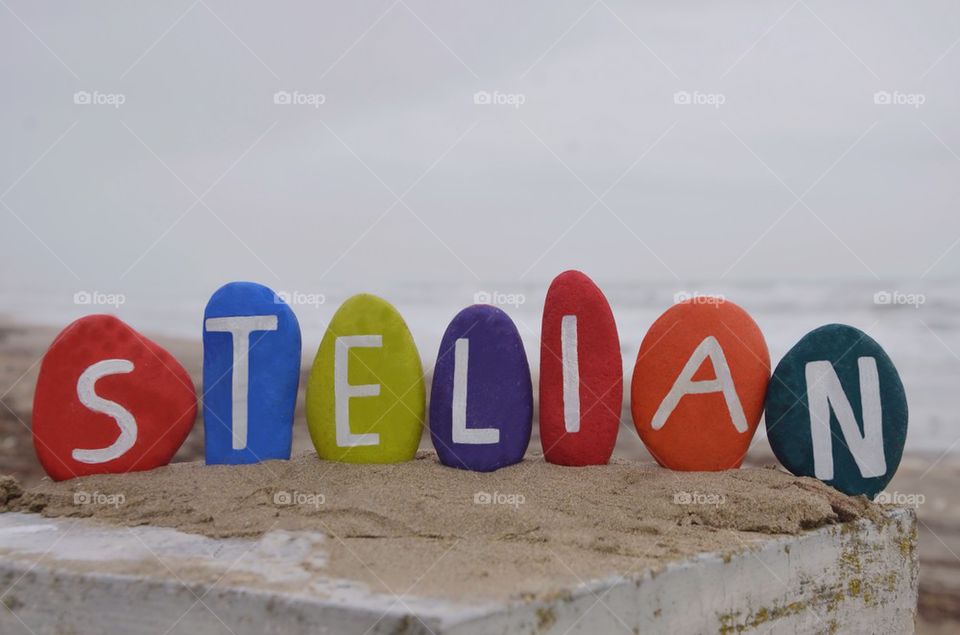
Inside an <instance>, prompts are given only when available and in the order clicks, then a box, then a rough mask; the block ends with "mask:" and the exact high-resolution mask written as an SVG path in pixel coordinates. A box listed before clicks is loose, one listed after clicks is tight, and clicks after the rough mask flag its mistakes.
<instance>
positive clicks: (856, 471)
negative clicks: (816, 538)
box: [766, 324, 907, 498]
mask: <svg viewBox="0 0 960 635" xmlns="http://www.w3.org/2000/svg"><path fill="white" fill-rule="evenodd" d="M766 405H767V415H766V425H767V438H768V439H769V440H770V447H771V448H773V453H774V454H775V455H776V456H777V459H778V460H779V461H780V463H782V464H783V466H784V467H785V468H787V469H788V470H790V471H791V472H792V473H794V474H796V475H797V476H814V477H816V478H818V479H820V480H821V481H824V482H825V483H827V484H829V485H832V486H833V487H835V488H837V489H838V490H840V491H841V492H844V493H845V494H850V495H852V496H857V495H860V494H866V495H867V496H869V497H870V498H873V497H874V496H875V495H876V494H877V493H878V492H880V491H882V490H883V488H884V487H886V485H887V483H889V482H890V479H892V478H893V475H894V473H895V472H896V471H897V466H898V465H899V464H900V457H901V455H902V454H903V446H904V443H905V442H906V437H907V397H906V394H905V392H904V390H903V384H902V383H901V381H900V376H899V374H897V369H896V368H895V367H894V365H893V362H892V361H891V360H890V357H888V356H887V354H886V353H885V352H884V350H883V348H881V347H880V345H879V344H878V343H877V342H876V341H874V340H873V339H871V338H870V336H868V335H867V334H866V333H864V332H863V331H860V330H858V329H855V328H853V327H852V326H845V325H843V324H829V325H827V326H821V327H820V328H818V329H816V330H814V331H812V332H810V333H808V334H807V335H805V336H804V337H803V338H802V339H801V340H800V341H799V342H798V343H797V344H796V345H795V346H794V347H793V348H792V349H790V351H789V352H788V353H787V354H786V355H785V356H784V358H783V359H782V360H781V361H780V363H779V364H778V365H777V369H776V371H774V373H773V378H772V379H771V380H770V388H769V390H768V392H767V404H766Z"/></svg>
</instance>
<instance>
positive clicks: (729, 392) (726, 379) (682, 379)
mask: <svg viewBox="0 0 960 635" xmlns="http://www.w3.org/2000/svg"><path fill="white" fill-rule="evenodd" d="M707 357H709V358H710V361H711V363H713V370H714V372H715V373H716V375H717V378H716V379H706V380H702V381H693V380H692V377H693V376H694V375H695V374H696V372H697V369H698V368H700V365H701V364H703V360H704V359H706V358H707ZM711 392H722V393H723V397H724V399H726V402H727V410H729V411H730V418H731V419H732V420H733V427H734V428H736V429H737V432H746V431H747V418H746V416H745V415H744V414H743V406H741V405H740V397H739V396H738V395H737V389H736V387H735V386H734V385H733V377H732V376H731V375H730V366H729V365H728V364H727V358H726V356H725V355H724V354H723V349H722V348H720V342H718V341H717V338H715V337H713V336H712V335H711V336H708V337H706V338H705V339H704V340H703V341H702V342H700V345H699V346H697V348H696V350H695V351H693V355H691V356H690V359H688V360H687V363H686V365H685V366H684V367H683V370H681V371H680V375H679V376H678V377H677V381H675V382H674V384H673V388H671V389H670V392H668V393H667V396H666V397H664V398H663V401H662V402H661V403H660V407H659V408H657V412H656V414H655V415H653V422H652V423H651V425H652V426H653V429H654V430H659V429H660V428H662V427H663V426H664V424H665V423H666V422H667V420H668V419H669V418H670V415H671V414H673V410H674V409H675V408H676V407H677V404H679V403H680V400H681V399H683V398H684V397H685V396H686V395H702V394H706V393H711Z"/></svg>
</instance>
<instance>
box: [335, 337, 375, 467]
mask: <svg viewBox="0 0 960 635" xmlns="http://www.w3.org/2000/svg"><path fill="white" fill-rule="evenodd" d="M381 346H383V336H381V335H348V336H346V337H338V338H337V341H336V343H335V344H334V354H333V395H334V404H335V406H334V410H335V412H336V416H335V418H336V424H337V446H338V447H341V448H353V447H357V446H359V445H378V444H379V443H380V435H379V434H377V433H376V432H368V433H366V434H353V433H352V432H350V399H351V398H352V397H376V396H378V395H379V394H380V384H361V385H359V386H351V385H350V381H349V379H348V367H349V355H350V349H351V348H380V347H381Z"/></svg>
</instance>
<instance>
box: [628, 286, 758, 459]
mask: <svg viewBox="0 0 960 635" xmlns="http://www.w3.org/2000/svg"><path fill="white" fill-rule="evenodd" d="M769 378H770V354H769V352H768V351H767V344H766V342H765V340H764V338H763V334H762V333H761V332H760V328H759V327H758V326H757V324H756V323H755V322H754V321H753V319H752V318H751V317H750V316H749V315H748V314H747V312H746V311H744V310H743V309H741V308H740V307H739V306H737V305H735V304H733V303H732V302H727V301H725V300H724V299H722V298H714V297H696V298H693V299H691V300H688V301H686V302H683V303H680V304H676V305H674V306H673V307H671V308H670V309H668V310H667V311H666V313H664V314H663V315H662V316H660V318H658V319H657V321H656V322H654V324H653V326H652V327H650V331H649V332H648V333H647V334H646V336H645V337H644V338H643V342H642V344H641V345H640V352H639V354H638V355H637V363H636V366H635V367H634V371H633V384H632V387H631V410H632V411H633V421H634V424H635V425H636V427H637V432H639V433H640V438H641V439H643V442H644V444H645V445H646V446H647V449H648V450H650V453H651V454H652V455H653V457H654V459H656V461H657V462H658V463H660V465H662V466H664V467H668V468H670V469H674V470H684V471H715V470H726V469H732V468H737V467H739V466H740V464H741V463H742V462H743V457H744V455H745V454H746V452H747V449H748V448H749V446H750V441H751V439H753V435H754V432H756V429H757V425H759V423H760V417H761V415H762V414H763V400H764V396H765V394H766V390H767V382H768V380H769Z"/></svg>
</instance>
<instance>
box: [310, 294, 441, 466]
mask: <svg viewBox="0 0 960 635" xmlns="http://www.w3.org/2000/svg"><path fill="white" fill-rule="evenodd" d="M306 402H307V403H306V409H307V426H308V427H309V428H310V437H311V438H312V439H313V445H314V447H316V449H317V454H319V455H320V458H321V459H325V460H328V461H341V462H344V463H399V462H401V461H409V460H411V459H413V458H414V456H415V455H416V452H417V447H418V446H419V445H420V435H421V433H422V431H423V422H424V413H425V410H426V394H425V389H424V382H423V367H422V365H421V363H420V353H419V352H418V351H417V345H416V343H414V341H413V336H412V335H411V334H410V329H408V328H407V324H406V322H404V321H403V318H402V317H401V316H400V313H399V312H398V311H397V310H396V308H394V307H393V305H391V304H390V303H389V302H387V301H386V300H383V299H381V298H378V297H377V296H374V295H369V294H365V293H363V294H360V295H355V296H353V297H352V298H350V299H348V300H347V301H346V302H344V303H343V304H342V305H341V306H340V308H339V309H337V312H336V313H335V314H334V316H333V319H332V320H331V321H330V325H329V326H328V327H327V332H326V333H325V334H324V336H323V341H321V342H320V348H319V349H318V350H317V356H316V358H315V359H314V361H313V368H312V369H311V371H310V378H309V380H308V381H307V396H306Z"/></svg>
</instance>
